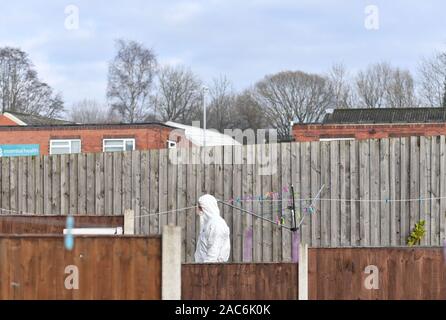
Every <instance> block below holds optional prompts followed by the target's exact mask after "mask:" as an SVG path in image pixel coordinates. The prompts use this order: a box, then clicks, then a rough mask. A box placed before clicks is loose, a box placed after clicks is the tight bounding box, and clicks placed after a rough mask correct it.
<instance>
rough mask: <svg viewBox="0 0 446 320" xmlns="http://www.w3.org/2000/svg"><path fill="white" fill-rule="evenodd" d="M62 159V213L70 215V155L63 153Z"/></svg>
mask: <svg viewBox="0 0 446 320" xmlns="http://www.w3.org/2000/svg"><path fill="white" fill-rule="evenodd" d="M60 161H61V162H60V164H61V165H60V199H61V204H60V210H61V212H60V214H62V215H68V214H69V213H70V156H69V155H67V154H63V155H61V157H60ZM84 187H85V186H84Z"/></svg>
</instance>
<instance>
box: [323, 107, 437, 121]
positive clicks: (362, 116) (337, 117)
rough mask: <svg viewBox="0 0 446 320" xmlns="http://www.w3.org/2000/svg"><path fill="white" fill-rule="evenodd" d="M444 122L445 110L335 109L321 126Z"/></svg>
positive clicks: (327, 115)
mask: <svg viewBox="0 0 446 320" xmlns="http://www.w3.org/2000/svg"><path fill="white" fill-rule="evenodd" d="M438 122H446V108H376V109H335V110H333V112H332V113H327V114H326V115H325V117H324V119H323V120H322V123H323V124H350V123H351V124H362V123H364V124H370V123H438Z"/></svg>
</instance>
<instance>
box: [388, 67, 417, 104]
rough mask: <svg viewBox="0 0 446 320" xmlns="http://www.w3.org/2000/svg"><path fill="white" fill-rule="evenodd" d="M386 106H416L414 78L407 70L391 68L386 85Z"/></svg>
mask: <svg viewBox="0 0 446 320" xmlns="http://www.w3.org/2000/svg"><path fill="white" fill-rule="evenodd" d="M386 106H387V107H388V108H408V107H417V106H418V102H417V98H416V97H415V88H414V79H413V77H412V75H411V74H410V72H409V71H408V70H401V69H400V68H396V69H394V70H392V73H391V77H390V80H389V83H388V86H387V92H386Z"/></svg>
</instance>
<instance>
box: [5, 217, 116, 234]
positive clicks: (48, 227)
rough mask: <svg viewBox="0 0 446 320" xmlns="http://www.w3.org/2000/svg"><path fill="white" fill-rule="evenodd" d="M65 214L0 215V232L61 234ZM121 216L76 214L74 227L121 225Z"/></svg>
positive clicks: (63, 227)
mask: <svg viewBox="0 0 446 320" xmlns="http://www.w3.org/2000/svg"><path fill="white" fill-rule="evenodd" d="M66 220H67V218H66V217H65V216H36V215H0V234H54V235H57V234H59V235H62V234H63V230H64V229H65V226H66ZM123 225H124V217H123V216H91V215H89V216H76V218H75V219H74V228H116V227H123Z"/></svg>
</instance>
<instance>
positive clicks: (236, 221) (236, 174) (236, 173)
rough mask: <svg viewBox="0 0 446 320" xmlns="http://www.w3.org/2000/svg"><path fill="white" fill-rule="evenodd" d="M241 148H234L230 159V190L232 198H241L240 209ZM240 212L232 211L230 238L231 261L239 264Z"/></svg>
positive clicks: (240, 249)
mask: <svg viewBox="0 0 446 320" xmlns="http://www.w3.org/2000/svg"><path fill="white" fill-rule="evenodd" d="M243 149H244V147H243V146H234V147H233V149H232V159H233V171H232V181H233V186H234V187H233V190H232V198H234V197H238V198H241V202H240V206H241V207H242V206H243V204H244V202H243V197H242V161H243V154H242V153H243ZM242 215H245V214H243V213H242V212H240V211H239V212H236V211H235V210H234V211H233V215H232V225H233V228H232V236H233V248H234V250H233V255H232V258H233V261H234V262H241V261H242V260H243V257H242V244H243V241H242V237H243V229H242V223H243V222H242V221H243V219H242Z"/></svg>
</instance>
